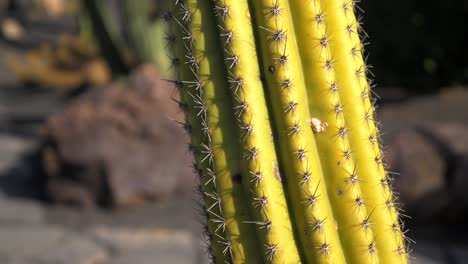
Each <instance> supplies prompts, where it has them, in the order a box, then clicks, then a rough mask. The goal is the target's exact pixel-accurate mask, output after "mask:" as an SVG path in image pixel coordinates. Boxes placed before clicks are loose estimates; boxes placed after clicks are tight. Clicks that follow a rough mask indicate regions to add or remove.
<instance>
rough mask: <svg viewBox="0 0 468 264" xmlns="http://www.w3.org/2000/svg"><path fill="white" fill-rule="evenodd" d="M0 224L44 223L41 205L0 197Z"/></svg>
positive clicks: (29, 201)
mask: <svg viewBox="0 0 468 264" xmlns="http://www.w3.org/2000/svg"><path fill="white" fill-rule="evenodd" d="M0 212H1V213H0V223H1V224H9V223H14V224H38V223H42V222H43V221H44V211H43V208H42V205H41V204H39V203H38V202H34V201H31V200H18V199H11V198H8V197H6V196H0Z"/></svg>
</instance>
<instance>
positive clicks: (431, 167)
mask: <svg viewBox="0 0 468 264" xmlns="http://www.w3.org/2000/svg"><path fill="white" fill-rule="evenodd" d="M387 150H388V151H387V156H386V157H387V161H388V165H389V167H390V170H391V171H393V172H398V173H399V176H397V177H396V181H395V184H394V186H395V188H396V189H397V190H398V193H399V197H400V199H401V200H402V201H404V202H405V204H406V206H409V207H412V206H414V205H415V203H418V202H419V199H421V198H423V197H424V196H425V195H428V194H431V193H434V192H438V191H441V190H443V189H444V188H445V170H446V168H445V167H446V164H445V157H444V156H443V155H442V154H441V153H439V151H438V149H437V148H436V147H435V146H434V145H433V143H432V142H431V141H430V140H428V139H427V138H426V137H425V136H424V135H422V134H421V133H419V132H418V131H417V130H415V129H411V128H409V129H407V130H404V131H402V132H400V133H399V134H398V135H397V136H396V137H395V138H394V139H393V140H392V142H390V144H389V147H388V149H387Z"/></svg>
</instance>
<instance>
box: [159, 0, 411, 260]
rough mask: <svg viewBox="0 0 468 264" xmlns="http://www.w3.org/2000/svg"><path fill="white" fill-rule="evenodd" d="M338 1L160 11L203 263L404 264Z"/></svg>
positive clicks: (354, 33)
mask: <svg viewBox="0 0 468 264" xmlns="http://www.w3.org/2000/svg"><path fill="white" fill-rule="evenodd" d="M358 11H359V9H358V7H357V6H356V5H355V2H353V1H352V0H305V1H299V0H289V1H287V0H250V1H249V0H185V1H182V0H170V1H168V10H167V12H165V14H164V19H165V20H166V21H167V22H168V25H169V26H168V32H167V34H166V40H167V46H168V47H169V57H170V58H171V61H172V65H173V67H174V68H175V69H176V72H177V75H176V80H175V81H174V83H175V84H176V86H177V87H178V89H179V90H180V93H181V101H180V106H181V108H182V109H183V111H184V112H185V113H186V115H185V116H186V120H185V123H184V128H185V129H186V131H187V132H188V133H189V134H190V138H191V142H190V145H189V148H190V149H191V150H192V152H193V153H194V157H195V164H194V168H195V169H196V171H197V172H198V173H199V176H200V177H199V179H200V185H199V186H200V191H201V194H202V196H203V199H204V211H205V213H206V217H207V221H206V223H207V226H206V231H207V234H209V236H208V237H209V239H208V241H207V249H208V251H209V253H210V255H211V256H212V260H213V262H214V263H338V264H340V263H358V264H365V263H388V264H398V263H407V258H408V257H407V252H408V250H407V246H406V244H405V236H404V231H403V226H402V223H401V222H400V220H399V215H398V211H399V210H398V208H397V207H396V205H395V203H394V197H393V194H392V190H391V187H390V178H389V176H388V173H387V172H386V170H385V166H384V163H383V157H382V152H381V147H380V142H379V133H378V130H377V127H376V123H375V121H374V119H373V118H374V106H373V101H372V98H370V95H371V87H370V86H371V85H370V83H371V82H370V80H369V78H368V77H369V72H368V67H367V66H366V64H365V62H364V60H363V55H362V54H363V49H364V46H363V44H362V42H361V39H362V38H363V37H364V36H365V35H364V32H363V31H362V30H361V27H360V26H361V25H360V22H359V19H357V18H356V15H355V12H358Z"/></svg>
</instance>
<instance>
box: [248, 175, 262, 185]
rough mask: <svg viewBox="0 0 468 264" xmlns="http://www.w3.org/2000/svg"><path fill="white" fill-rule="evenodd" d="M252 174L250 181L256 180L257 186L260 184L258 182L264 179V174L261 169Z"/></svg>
mask: <svg viewBox="0 0 468 264" xmlns="http://www.w3.org/2000/svg"><path fill="white" fill-rule="evenodd" d="M250 174H251V175H252V176H253V178H252V180H250V182H255V187H257V186H258V184H259V183H260V182H261V181H262V179H263V174H262V172H261V171H257V172H252V171H251V172H250Z"/></svg>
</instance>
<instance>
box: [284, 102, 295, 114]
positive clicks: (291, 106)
mask: <svg viewBox="0 0 468 264" xmlns="http://www.w3.org/2000/svg"><path fill="white" fill-rule="evenodd" d="M296 107H297V103H296V102H292V101H291V102H289V103H288V105H286V107H285V109H284V112H285V113H289V112H293V111H294V110H296Z"/></svg>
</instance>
